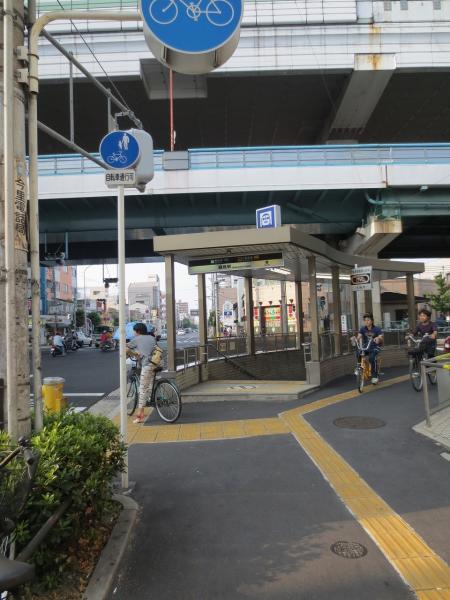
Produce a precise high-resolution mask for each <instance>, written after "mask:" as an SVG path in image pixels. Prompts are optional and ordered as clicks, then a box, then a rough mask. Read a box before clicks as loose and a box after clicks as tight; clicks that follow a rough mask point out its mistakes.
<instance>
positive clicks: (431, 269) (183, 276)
mask: <svg viewBox="0 0 450 600" xmlns="http://www.w3.org/2000/svg"><path fill="white" fill-rule="evenodd" d="M413 262H424V263H425V266H426V272H425V274H424V276H426V277H427V278H432V277H434V276H435V275H437V273H439V272H441V271H442V270H443V271H444V272H445V273H450V260H449V259H445V258H434V259H415V260H414V261H413ZM85 270H86V267H84V266H80V267H78V290H79V292H80V293H81V295H82V293H83V292H82V290H83V285H84V272H85ZM125 273H126V291H127V292H128V285H129V284H130V283H135V282H138V281H139V282H140V281H145V280H146V279H147V278H148V276H149V275H153V274H156V275H159V279H160V283H161V291H163V292H164V291H165V279H164V263H163V262H160V263H134V264H127V265H126V267H125ZM105 277H117V266H116V265H105ZM102 283H103V276H102V266H101V265H91V266H89V267H87V271H86V287H95V286H101V285H102ZM109 293H110V295H114V293H115V290H114V287H113V286H111V288H110V292H109ZM116 293H117V292H116ZM175 296H176V299H177V300H182V301H183V302H188V303H189V308H198V298H197V277H196V276H195V275H189V273H188V270H187V267H186V266H184V265H180V264H178V263H176V264H175Z"/></svg>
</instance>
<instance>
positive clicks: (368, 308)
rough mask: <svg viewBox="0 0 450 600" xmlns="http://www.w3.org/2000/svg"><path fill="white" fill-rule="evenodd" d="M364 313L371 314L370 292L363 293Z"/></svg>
mask: <svg viewBox="0 0 450 600" xmlns="http://www.w3.org/2000/svg"><path fill="white" fill-rule="evenodd" d="M364 312H368V313H373V302H372V290H365V292H364Z"/></svg>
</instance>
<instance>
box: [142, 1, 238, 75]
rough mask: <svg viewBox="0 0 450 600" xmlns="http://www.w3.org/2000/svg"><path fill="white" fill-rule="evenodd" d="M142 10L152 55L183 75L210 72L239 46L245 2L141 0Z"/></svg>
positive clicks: (145, 32) (145, 31)
mask: <svg viewBox="0 0 450 600" xmlns="http://www.w3.org/2000/svg"><path fill="white" fill-rule="evenodd" d="M140 8H141V13H142V18H143V21H144V34H145V38H146V41H147V44H148V45H149V47H150V49H151V50H152V52H153V54H154V55H155V57H156V58H157V59H158V60H159V61H160V62H162V63H163V64H165V65H166V66H168V67H171V68H173V69H174V70H175V71H178V72H180V73H187V74H200V73H207V72H209V71H211V70H212V69H215V68H217V67H219V66H220V65H222V64H223V63H224V62H225V61H226V60H228V58H230V56H231V55H232V54H233V52H234V50H235V49H236V46H237V44H238V41H239V34H240V24H241V19H242V14H243V1H242V0H200V1H197V2H186V1H185V0H141V3H140Z"/></svg>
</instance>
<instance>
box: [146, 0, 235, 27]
mask: <svg viewBox="0 0 450 600" xmlns="http://www.w3.org/2000/svg"><path fill="white" fill-rule="evenodd" d="M202 3H203V0H199V1H198V2H193V1H191V2H186V0H153V2H152V3H151V4H150V9H149V11H150V16H151V18H152V19H153V20H154V21H155V22H156V23H159V24H160V25H170V24H171V23H173V22H174V21H175V20H176V19H177V17H178V15H179V10H180V9H179V7H178V4H181V5H182V6H183V7H184V8H185V9H186V15H187V16H188V17H189V18H190V19H192V20H193V21H196V22H198V21H199V19H200V17H201V16H202V15H205V17H206V19H207V20H208V21H209V23H211V25H214V26H215V27H225V26H226V25H229V24H230V23H231V21H232V20H233V18H234V8H233V5H232V4H231V3H230V2H229V1H228V0H209V1H208V0H207V3H206V8H204V9H202V7H201V5H202Z"/></svg>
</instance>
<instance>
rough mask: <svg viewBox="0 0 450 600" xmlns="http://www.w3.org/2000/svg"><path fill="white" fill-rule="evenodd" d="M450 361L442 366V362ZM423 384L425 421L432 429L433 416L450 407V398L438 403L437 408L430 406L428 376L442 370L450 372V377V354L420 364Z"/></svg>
mask: <svg viewBox="0 0 450 600" xmlns="http://www.w3.org/2000/svg"><path fill="white" fill-rule="evenodd" d="M444 360H448V361H449V362H447V363H445V364H441V362H442V361H444ZM420 369H421V375H422V382H423V400H424V405H425V421H426V424H427V427H431V415H434V414H436V413H437V412H439V411H441V410H442V409H443V408H447V407H448V406H450V398H449V399H448V400H446V401H444V402H438V405H437V406H434V407H431V406H430V392H429V389H428V374H429V373H436V375H437V371H438V369H442V370H445V371H449V377H450V354H441V355H440V356H435V357H434V358H428V359H427V360H422V361H421V363H420Z"/></svg>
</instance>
